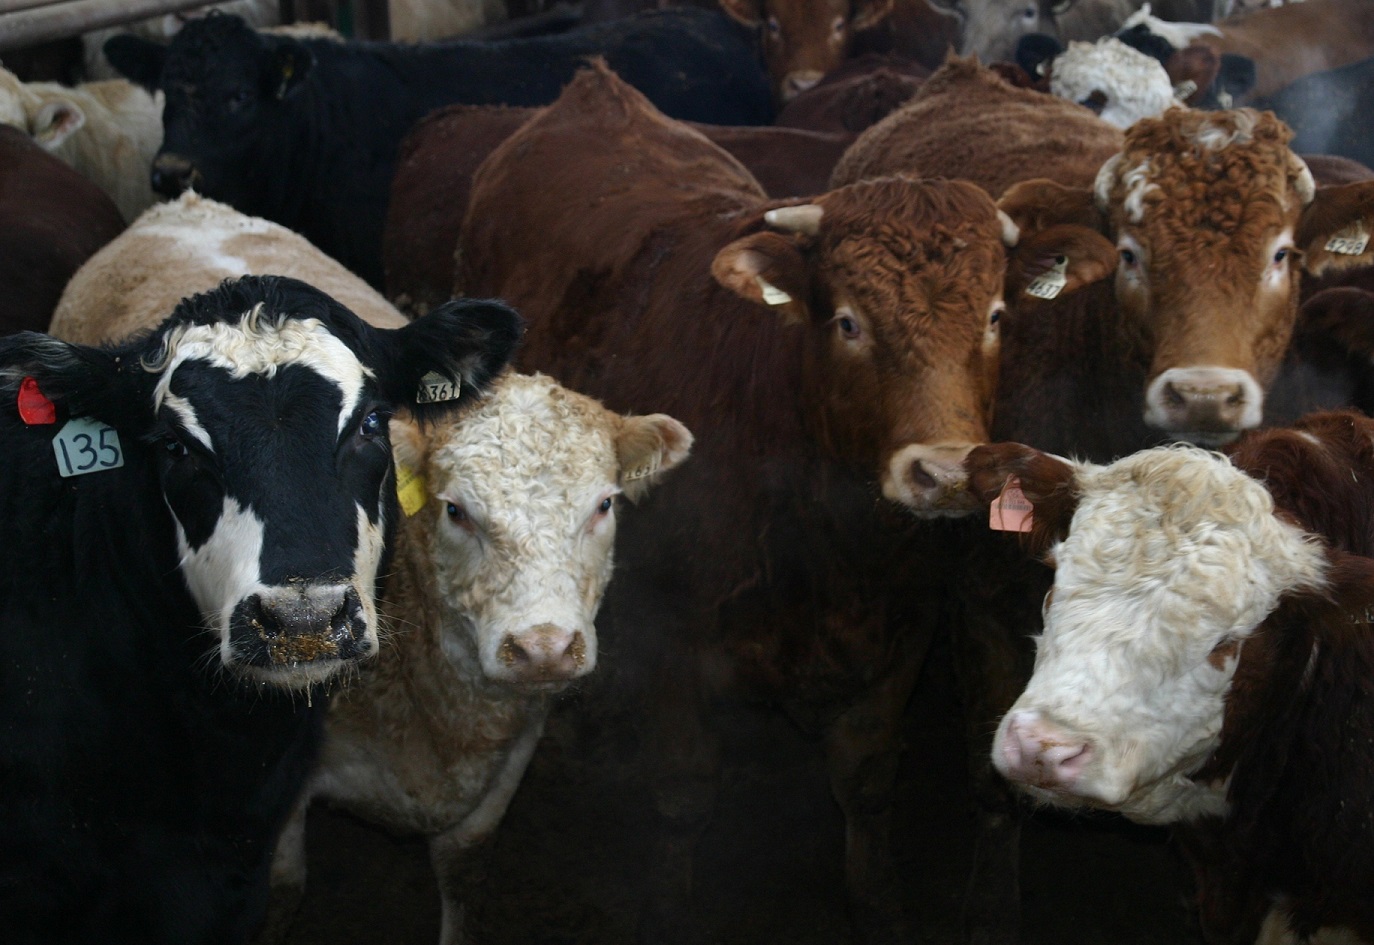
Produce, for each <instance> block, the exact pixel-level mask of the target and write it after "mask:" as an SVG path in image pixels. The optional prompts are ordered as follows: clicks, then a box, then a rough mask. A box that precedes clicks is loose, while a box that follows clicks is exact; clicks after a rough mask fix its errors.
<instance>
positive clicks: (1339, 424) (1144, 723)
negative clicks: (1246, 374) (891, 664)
mask: <svg viewBox="0 0 1374 945" xmlns="http://www.w3.org/2000/svg"><path fill="white" fill-rule="evenodd" d="M968 463H969V472H970V481H971V485H972V486H973V488H974V489H975V491H977V492H978V493H979V494H980V495H981V496H982V497H983V498H984V499H985V500H991V499H992V498H993V497H994V496H996V495H997V493H998V492H999V491H1000V490H1001V489H1002V487H1003V483H1004V482H1005V481H1006V480H1007V477H1008V476H1012V475H1014V476H1017V477H1018V479H1019V481H1020V485H1021V488H1022V490H1023V492H1024V493H1025V495H1026V496H1027V498H1028V499H1030V501H1031V503H1032V504H1033V506H1034V512H1033V519H1034V531H1033V532H1032V542H1033V544H1034V545H1035V546H1038V547H1040V548H1043V549H1044V550H1045V551H1046V553H1047V554H1048V555H1049V556H1050V557H1051V558H1052V559H1053V560H1054V561H1055V562H1056V573H1055V578H1054V587H1053V589H1052V592H1051V595H1050V596H1049V597H1047V598H1046V601H1045V612H1046V615H1045V629H1044V633H1043V636H1042V638H1041V640H1040V644H1039V646H1038V656H1037V659H1036V667H1035V673H1034V675H1033V676H1032V678H1031V680H1030V683H1029V685H1028V686H1027V688H1026V691H1025V692H1024V693H1023V694H1022V695H1021V696H1020V698H1019V699H1018V700H1017V702H1016V704H1015V705H1014V706H1013V707H1012V710H1011V711H1010V712H1009V713H1008V714H1007V716H1006V717H1005V718H1004V719H1003V721H1002V723H1001V725H1000V727H999V729H998V733H997V738H996V742H995V745H994V750H993V760H994V762H995V763H996V764H997V766H998V768H999V769H1000V770H1002V771H1004V772H1005V773H1006V774H1007V776H1008V777H1010V778H1012V779H1014V780H1015V781H1017V782H1018V783H1020V784H1022V785H1024V786H1025V787H1026V790H1028V791H1029V792H1031V793H1032V794H1034V795H1035V796H1036V797H1037V798H1039V799H1041V800H1046V801H1050V802H1052V803H1056V804H1062V805H1066V806H1079V805H1091V806H1093V807H1101V808H1107V809H1109V810H1119V811H1121V812H1123V813H1124V814H1126V816H1128V817H1130V818H1131V819H1133V820H1137V821H1141V822H1147V823H1170V824H1179V825H1181V827H1182V830H1181V835H1182V838H1183V839H1184V840H1185V841H1186V842H1185V843H1184V848H1185V850H1186V852H1187V854H1188V857H1189V859H1191V860H1192V861H1193V865H1194V868H1195V870H1196V871H1197V874H1198V879H1199V883H1198V890H1199V916H1200V918H1201V920H1202V924H1203V930H1204V932H1205V934H1206V938H1207V940H1208V941H1209V942H1214V943H1236V945H1239V943H1246V945H1248V943H1253V942H1255V941H1256V940H1257V938H1256V937H1257V936H1258V935H1260V933H1261V926H1262V924H1263V925H1264V926H1265V935H1264V936H1263V937H1262V938H1260V941H1264V942H1270V941H1274V942H1277V941H1280V940H1282V941H1288V942H1292V941H1299V940H1300V941H1304V942H1306V941H1311V939H1310V938H1309V936H1312V935H1315V934H1316V933H1317V931H1318V929H1320V928H1323V927H1333V928H1344V929H1346V930H1348V931H1351V932H1354V933H1355V934H1356V935H1357V936H1358V937H1359V939H1360V940H1362V941H1366V942H1367V941H1370V940H1371V939H1374V905H1372V904H1371V900H1370V898H1369V888H1370V885H1371V884H1372V883H1374V818H1371V817H1370V814H1369V794H1370V785H1371V781H1372V780H1374V698H1371V691H1372V690H1371V689H1370V686H1369V684H1368V675H1369V673H1370V672H1371V671H1372V670H1374V636H1371V633H1370V627H1371V622H1374V617H1371V614H1374V560H1370V558H1369V557H1368V556H1369V555H1370V554H1374V491H1371V481H1372V480H1374V420H1370V419H1369V418H1368V417H1365V416H1362V415H1360V414H1357V413H1354V412H1336V413H1326V414H1313V415H1311V416H1310V417H1307V418H1305V419H1304V420H1302V421H1301V422H1300V423H1298V424H1297V425H1295V426H1294V427H1292V428H1281V429H1272V430H1265V431H1261V432H1257V433H1252V434H1247V436H1246V437H1244V438H1243V439H1242V440H1241V441H1239V442H1238V443H1237V444H1236V445H1235V446H1234V448H1233V449H1232V450H1231V456H1230V462H1229V463H1228V462H1227V461H1226V459H1225V458H1223V457H1221V456H1218V455H1217V454H1215V453H1205V452H1203V451H1201V450H1192V449H1189V450H1180V449H1177V448H1170V449H1153V450H1147V451H1143V452H1140V453H1136V454H1134V455H1132V456H1129V457H1127V458H1125V459H1123V460H1120V461H1118V462H1116V463H1113V464H1112V465H1110V466H1094V465H1092V464H1087V463H1075V464H1070V463H1066V462H1064V461H1062V460H1058V459H1054V458H1051V457H1049V456H1046V455H1045V454H1042V453H1039V452H1038V451H1036V450H1033V449H1029V448H1027V447H1023V446H1020V445H1019V444H997V445H995V446H992V447H986V448H982V449H979V450H975V451H974V452H973V453H971V454H970V456H969V459H968ZM1357 556H1358V557H1357ZM1261 621H1262V622H1261ZM1266 916H1268V919H1267V920H1266ZM1271 936H1272V937H1271ZM1294 936H1296V938H1295V937H1294ZM1321 940H1322V941H1328V939H1326V938H1325V937H1323V938H1321ZM1340 940H1341V941H1347V939H1344V938H1342V939H1340Z"/></svg>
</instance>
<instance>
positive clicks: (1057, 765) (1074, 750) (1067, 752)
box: [994, 712, 1093, 789]
mask: <svg viewBox="0 0 1374 945" xmlns="http://www.w3.org/2000/svg"><path fill="white" fill-rule="evenodd" d="M1092 756H1093V749H1092V745H1091V744H1090V743H1089V742H1088V741H1087V740H1086V739H1084V738H1080V737H1077V736H1074V735H1072V734H1071V733H1069V732H1067V731H1066V730H1064V729H1062V728H1060V727H1059V726H1057V725H1055V724H1053V723H1052V722H1049V721H1047V720H1046V719H1043V718H1041V717H1040V715H1039V713H1037V712H1015V713H1013V714H1012V716H1011V718H1010V719H1008V720H1007V728H1006V733H1005V734H1004V735H1003V736H1002V737H1001V738H999V739H998V744H997V745H996V746H995V752H994V760H995V761H996V762H997V768H998V769H999V770H1000V771H1001V772H1002V774H1003V775H1005V776H1006V777H1007V778H1008V779H1009V780H1012V781H1019V782H1021V783H1023V784H1031V785H1034V786H1036V787H1043V788H1061V789H1062V788H1068V787H1071V786H1072V785H1073V784H1074V782H1076V781H1077V780H1078V778H1079V776H1080V775H1081V774H1082V773H1083V769H1084V768H1085V767H1087V764H1088V762H1089V760H1090V759H1091V758H1092Z"/></svg>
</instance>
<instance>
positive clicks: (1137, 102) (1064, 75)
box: [1050, 36, 1174, 128]
mask: <svg viewBox="0 0 1374 945" xmlns="http://www.w3.org/2000/svg"><path fill="white" fill-rule="evenodd" d="M1050 91H1051V92H1052V93H1054V94H1055V95H1057V96H1059V97H1060V98H1066V99H1068V100H1069V101H1071V102H1083V101H1084V100H1086V99H1087V98H1088V97H1089V96H1091V95H1092V94H1093V93H1094V92H1101V93H1102V94H1103V95H1105V96H1106V98H1107V102H1106V105H1105V106H1104V107H1103V109H1102V111H1101V113H1100V117H1101V118H1102V120H1103V121H1105V122H1107V123H1108V124H1110V125H1114V126H1115V127H1117V128H1129V127H1130V126H1131V125H1133V124H1135V122H1137V121H1139V120H1140V119H1142V118H1152V117H1154V116H1155V115H1160V114H1163V112H1164V110H1165V109H1167V108H1170V107H1171V106H1172V105H1173V104H1174V87H1173V83H1172V82H1170V81H1169V74H1168V73H1167V72H1165V71H1164V67H1163V66H1162V65H1160V63H1159V60H1158V59H1156V58H1154V57H1153V56H1147V55H1146V54H1145V53H1142V52H1140V51H1139V50H1135V49H1132V48H1131V47H1130V46H1127V45H1126V44H1125V43H1123V42H1121V40H1119V39H1116V38H1114V37H1111V36H1108V37H1106V38H1104V39H1100V40H1098V41H1097V42H1096V43H1083V42H1071V43H1069V48H1068V49H1066V50H1065V51H1064V52H1062V53H1060V54H1059V55H1058V56H1056V57H1055V58H1054V70H1053V71H1052V72H1051V73H1050Z"/></svg>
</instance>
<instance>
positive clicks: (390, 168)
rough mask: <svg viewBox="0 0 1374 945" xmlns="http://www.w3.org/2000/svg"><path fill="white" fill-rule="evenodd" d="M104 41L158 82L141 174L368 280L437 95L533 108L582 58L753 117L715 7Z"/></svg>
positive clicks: (123, 66) (748, 90)
mask: <svg viewBox="0 0 1374 945" xmlns="http://www.w3.org/2000/svg"><path fill="white" fill-rule="evenodd" d="M105 54H106V56H108V57H109V59H110V61H111V62H112V63H113V64H114V65H115V67H116V68H117V69H119V70H120V71H121V72H123V73H124V74H125V75H127V76H129V77H130V78H131V79H133V80H134V81H136V82H138V83H140V84H142V85H144V86H146V87H147V88H149V89H150V90H151V89H161V90H162V91H163V92H165V93H166V95H167V104H166V107H165V109H164V110H163V115H162V121H163V128H164V138H163V144H162V150H161V151H160V152H159V154H158V156H157V159H156V160H155V161H154V163H153V172H152V173H153V186H154V188H155V189H157V190H158V191H160V192H162V193H165V194H167V195H169V196H176V195H177V194H179V193H180V192H181V191H182V190H185V189H186V188H187V187H194V188H195V189H196V190H198V191H199V192H201V193H203V194H205V196H207V197H213V198H215V199H216V200H221V201H224V202H225V203H228V204H231V205H232V206H234V207H235V208H236V209H238V210H242V211H243V212H244V213H249V214H253V215H255V216H260V217H266V218H268V219H269V220H275V221H277V222H278V223H281V224H282V225H284V226H287V227H290V228H291V229H293V230H295V231H297V232H298V233H301V234H302V235H304V236H305V237H306V238H308V239H309V240H310V241H311V242H313V243H314V244H315V245H317V246H318V247H320V249H322V250H324V251H325V252H326V253H329V254H330V255H331V256H333V257H334V258H336V259H338V260H339V261H340V262H342V263H344V265H346V266H348V267H349V268H350V269H352V270H353V271H355V272H357V273H358V274H359V275H361V276H362V277H363V278H365V279H367V280H368V281H369V282H371V283H372V284H373V285H374V286H377V287H379V288H380V287H381V285H382V260H381V238H382V227H383V224H384V222H385V220H386V203H387V194H388V190H389V188H390V185H391V177H392V174H393V172H394V171H395V166H396V150H397V148H398V147H399V145H400V143H401V138H402V137H404V135H405V133H406V132H407V131H408V130H409V129H410V126H411V125H412V124H414V123H415V122H416V121H417V120H419V119H420V118H421V117H422V116H424V115H425V114H426V113H427V112H429V111H431V110H433V109H435V108H438V107H439V106H441V105H448V104H452V103H467V104H473V105H501V104H505V105H544V104H547V103H549V102H551V101H553V100H554V99H555V98H557V97H558V93H559V92H560V91H561V90H562V88H563V85H564V84H565V83H566V82H567V81H568V80H569V79H571V78H572V76H573V73H574V72H575V71H576V70H577V68H578V67H579V66H580V65H583V64H585V62H586V60H587V58H588V57H589V56H592V55H598V54H599V55H604V56H605V57H606V59H607V61H608V62H609V63H610V66H611V68H612V69H614V70H615V71H616V72H617V73H618V74H620V75H621V76H622V77H623V78H624V79H625V80H626V81H628V82H629V83H630V84H631V85H634V86H635V87H637V88H639V89H640V90H641V91H643V92H644V93H645V95H647V96H648V98H649V99H650V100H651V101H652V102H653V103H654V104H655V105H657V106H658V107H659V108H660V109H661V110H662V111H663V112H665V113H666V114H668V115H671V116H672V117H674V118H681V119H686V120H690V121H700V122H707V123H710V124H717V125H756V124H767V123H768V122H769V121H770V120H771V119H772V104H771V98H770V93H769V86H768V78H767V75H766V73H765V72H764V70H763V66H762V64H761V61H760V60H759V57H758V53H757V51H756V49H755V46H754V40H753V39H752V38H751V37H750V36H749V35H748V34H747V33H746V32H745V31H744V28H743V27H741V26H739V25H738V24H736V23H734V22H732V21H731V20H730V19H729V18H728V17H726V16H724V15H723V14H721V13H718V12H715V11H708V10H698V9H678V10H665V11H662V12H654V13H645V14H641V15H639V16H635V17H631V18H628V19H626V20H621V21H617V22H613V23H602V24H597V25H595V26H590V27H586V28H584V29H580V30H575V31H572V32H569V33H565V34H562V35H559V36H541V37H535V38H530V39H517V40H505V41H501V42H490V43H479V42H449V43H436V44H429V45H404V44H390V43H341V42H334V41H330V40H325V39H318V40H297V39H292V38H289V37H285V36H273V35H263V34H258V33H256V32H254V31H253V30H252V29H250V28H249V27H248V26H247V25H246V24H245V23H244V22H243V21H242V20H240V19H238V18H237V17H230V16H215V17H206V18H204V19H201V20H196V21H193V22H191V23H188V24H187V25H186V27H185V28H184V29H182V31H181V32H180V33H178V34H177V36H176V38H175V39H174V40H173V41H172V45H171V46H170V47H164V46H158V45H155V44H153V43H150V42H148V41H146V40H141V39H138V38H136V37H133V36H116V37H114V38H113V39H111V40H110V41H109V42H108V43H106V46H105Z"/></svg>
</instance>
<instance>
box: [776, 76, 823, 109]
mask: <svg viewBox="0 0 1374 945" xmlns="http://www.w3.org/2000/svg"><path fill="white" fill-rule="evenodd" d="M823 78H825V73H824V72H821V71H820V70H819V69H798V70H797V71H796V72H789V73H787V75H785V76H783V79H782V90H781V91H782V100H783V101H784V102H790V101H792V99H794V98H796V97H797V96H798V95H800V94H801V93H803V92H805V91H806V90H807V89H809V88H813V87H814V86H815V85H816V83H818V82H820V81H821V79H823Z"/></svg>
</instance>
